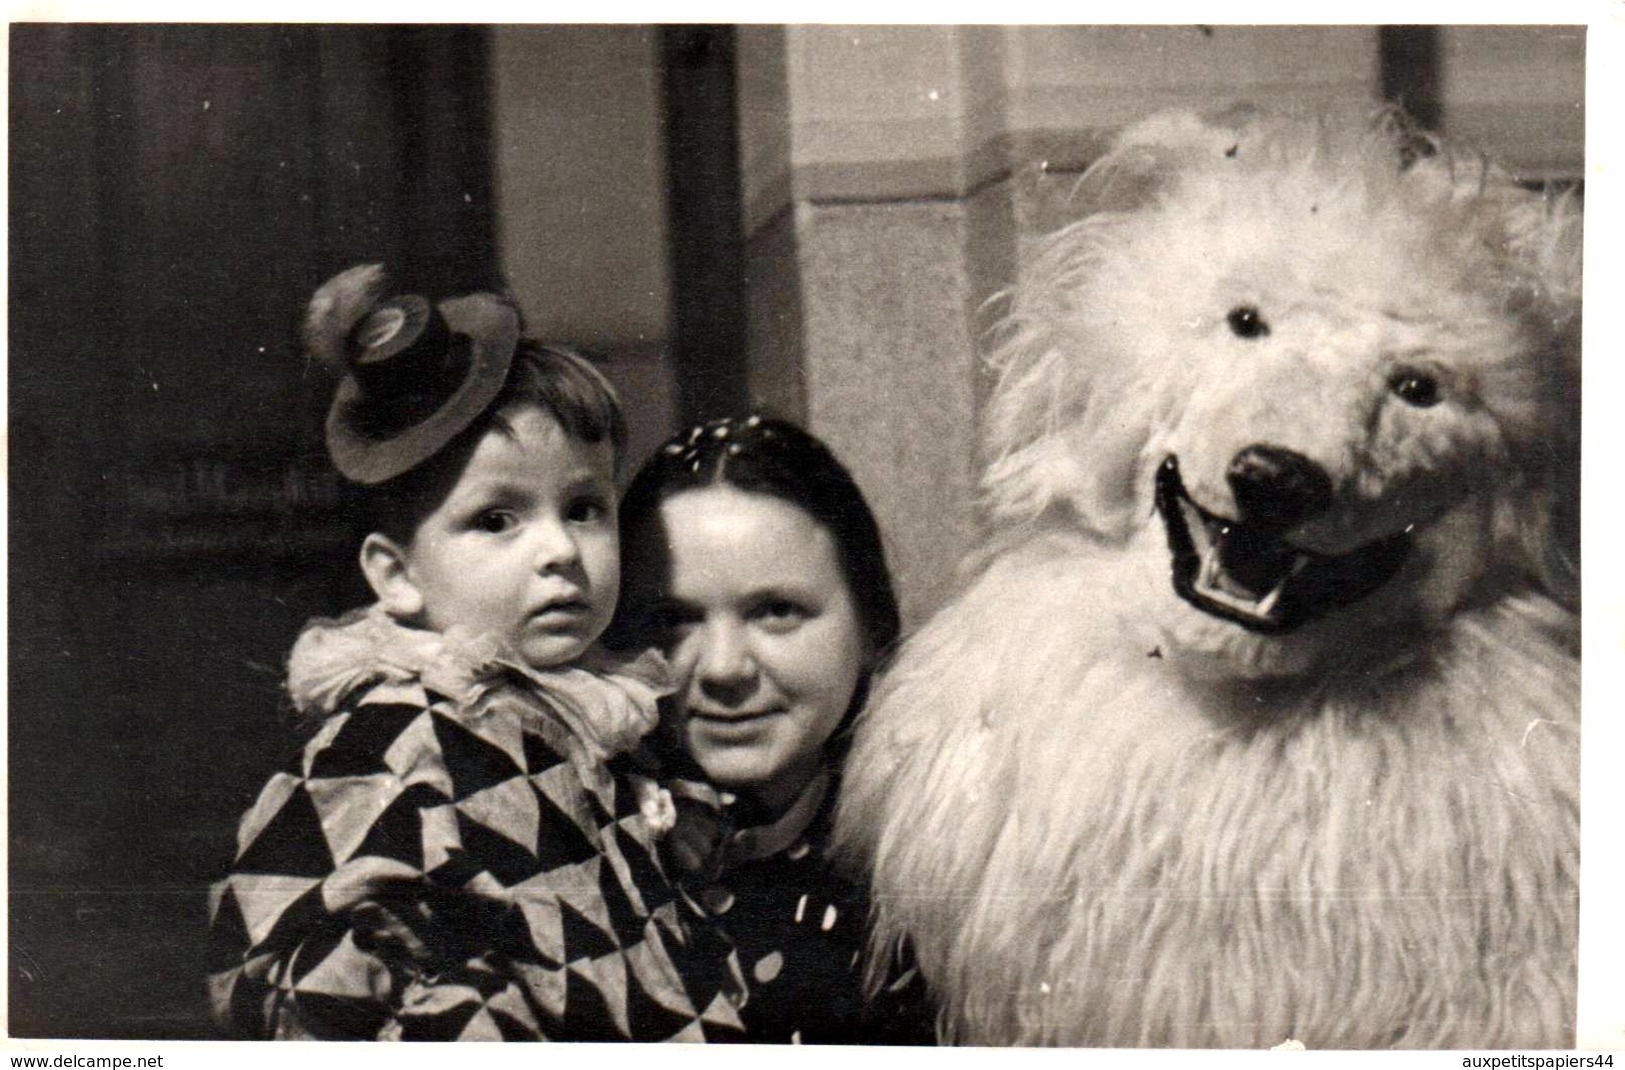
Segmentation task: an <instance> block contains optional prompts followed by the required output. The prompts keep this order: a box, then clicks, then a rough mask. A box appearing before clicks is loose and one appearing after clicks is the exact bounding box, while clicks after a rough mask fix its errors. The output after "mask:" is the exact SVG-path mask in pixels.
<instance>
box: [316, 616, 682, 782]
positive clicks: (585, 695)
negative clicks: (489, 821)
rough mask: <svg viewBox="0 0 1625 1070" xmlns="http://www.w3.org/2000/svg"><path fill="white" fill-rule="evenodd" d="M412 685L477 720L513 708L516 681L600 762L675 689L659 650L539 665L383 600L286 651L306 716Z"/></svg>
mask: <svg viewBox="0 0 1625 1070" xmlns="http://www.w3.org/2000/svg"><path fill="white" fill-rule="evenodd" d="M412 682H417V683H421V684H422V685H423V687H425V688H426V689H428V690H432V691H436V692H438V693H440V694H443V695H445V696H447V697H448V698H450V699H452V701H453V702H455V703H456V705H457V708H458V710H459V711H461V712H462V713H463V715H464V716H467V717H470V718H478V717H483V716H487V715H489V714H490V713H491V712H492V711H493V710H494V709H497V708H499V707H506V706H507V705H508V704H510V703H511V702H512V701H513V694H514V691H515V687H514V686H513V685H517V686H518V690H520V691H521V692H524V693H528V695H529V696H532V697H535V698H538V699H540V700H541V701H542V703H543V704H544V705H545V706H546V708H547V709H548V710H549V711H550V712H552V713H554V714H555V715H557V717H558V718H559V719H560V720H562V721H563V722H564V724H565V726H566V727H567V728H568V729H569V730H570V731H571V732H572V733H574V734H575V735H576V736H577V737H578V738H580V739H581V740H582V741H583V742H585V743H586V744H587V745H588V747H589V748H590V749H591V750H592V751H593V752H594V753H595V755H596V756H597V757H599V758H601V759H608V758H610V757H613V756H614V755H617V754H622V753H625V752H627V751H630V750H632V749H633V748H634V747H635V746H637V744H638V743H639V742H640V741H641V740H642V739H643V737H644V736H646V735H648V734H649V732H650V731H651V730H653V728H654V727H655V724H656V723H657V721H658V720H659V709H658V705H657V703H658V701H659V699H660V698H661V697H663V696H665V695H669V694H671V693H672V691H673V690H675V687H674V684H673V683H672V679H671V669H670V666H669V665H668V664H667V663H666V659H665V658H664V657H662V656H661V655H660V653H659V652H657V651H653V650H649V651H645V652H644V653H642V654H640V655H638V656H637V657H636V658H632V659H625V658H617V657H615V656H614V655H611V654H609V653H608V652H605V651H601V650H598V649H596V648H595V649H593V650H592V651H589V652H588V653H587V654H586V655H584V656H583V657H582V658H580V659H578V660H577V661H575V662H573V663H571V664H569V665H561V666H558V667H557V668H552V669H545V670H539V669H533V668H531V667H530V666H529V665H527V664H525V662H524V660H523V659H522V658H520V657H519V656H518V655H517V654H516V653H514V652H513V651H511V650H509V649H506V648H505V647H504V646H503V645H502V644H501V643H499V642H498V641H496V640H495V639H493V638H492V637H490V636H475V635H470V634H468V633H465V632H463V631H461V630H459V629H451V630H449V631H447V632H443V633H442V632H433V631H429V630H427V629H424V628H411V627H407V626H406V625H403V624H401V623H399V622H398V621H396V620H394V619H393V618H392V617H390V616H389V615H388V614H387V613H385V612H384V611H383V610H382V609H380V608H379V607H377V606H376V605H374V606H370V607H367V608H364V609H358V610H355V611H353V612H351V613H347V614H345V615H344V616H342V617H339V618H337V619H319V620H314V621H311V622H310V623H309V624H307V625H306V626H305V630H304V631H303V632H301V633H300V635H299V639H298V641H297V642H295V643H294V647H293V652H292V653H291V654H290V655H289V657H288V695H289V697H290V698H291V699H292V700H293V705H294V708H295V709H296V710H298V711H299V712H300V713H301V714H304V715H307V716H328V715H330V714H332V713H334V712H336V711H337V710H338V709H339V707H340V706H341V705H342V704H343V703H344V702H345V701H346V700H347V699H348V698H349V697H350V696H351V695H352V694H353V693H354V692H356V691H357V690H359V689H361V688H364V687H371V686H373V685H375V684H379V683H401V684H404V683H412ZM502 684H508V685H510V686H508V687H502V686H499V685H502Z"/></svg>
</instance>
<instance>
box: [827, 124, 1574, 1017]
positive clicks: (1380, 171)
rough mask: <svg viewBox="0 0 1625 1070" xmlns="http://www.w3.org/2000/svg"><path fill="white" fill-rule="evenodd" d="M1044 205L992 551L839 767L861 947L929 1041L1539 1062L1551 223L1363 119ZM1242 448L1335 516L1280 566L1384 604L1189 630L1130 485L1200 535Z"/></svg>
mask: <svg viewBox="0 0 1625 1070" xmlns="http://www.w3.org/2000/svg"><path fill="white" fill-rule="evenodd" d="M1418 152H1420V153H1421V155H1419V156H1418V155H1417V153H1418ZM1080 199H1081V202H1082V203H1084V204H1086V205H1088V206H1090V207H1093V208H1096V209H1097V210H1095V211H1092V212H1091V213H1090V214H1087V215H1086V216H1085V217H1084V218H1082V219H1081V220H1080V221H1079V222H1077V223H1075V224H1073V225H1071V226H1070V227H1068V228H1066V229H1065V230H1062V231H1061V232H1059V233H1057V234H1056V235H1053V236H1052V237H1050V238H1049V239H1047V240H1046V242H1045V243H1044V244H1043V245H1042V247H1041V248H1039V249H1038V251H1037V254H1036V256H1035V257H1034V258H1033V260H1032V262H1031V263H1030V264H1029V265H1028V267H1027V268H1026V270H1025V271H1024V273H1023V275H1022V279H1021V282H1020V284H1019V285H1018V286H1017V287H1016V288H1015V290H1014V292H1013V294H1012V295H1011V298H1010V305H1009V312H1008V315H1007V316H1006V318H1005V319H1004V320H1003V322H1002V323H1001V325H1000V327H999V329H998V330H997V332H996V333H995V335H994V346H993V353H992V361H993V364H994V367H995V369H996V371H997V375H998V379H997V385H996V387H995V389H994V391H993V395H992V397H991V398H990V400H989V402H988V405H987V409H986V411H985V413H984V421H983V422H984V430H985V447H986V465H985V468H984V477H983V491H984V495H985V506H986V516H987V520H988V525H989V529H990V531H991V537H990V540H989V542H988V545H987V547H986V548H985V549H984V550H983V551H982V552H981V553H980V554H979V555H978V557H977V559H976V560H974V561H972V562H971V563H970V564H969V566H968V575H969V577H970V578H969V579H968V581H967V584H966V586H965V589H964V590H963V591H962V592H961V593H960V594H959V595H958V597H957V598H956V599H954V600H953V601H952V602H951V603H950V604H948V605H947V606H946V607H945V608H944V609H942V610H941V611H940V612H939V613H938V614H937V615H936V616H935V617H934V618H933V619H932V620H931V621H929V622H928V623H927V624H926V626H925V627H924V628H923V629H922V630H920V631H919V632H918V633H917V634H915V635H913V636H912V637H911V638H910V639H909V640H908V641H907V642H906V644H905V645H904V647H903V649H902V651H901V653H900V655H899V657H898V659H897V661H896V663H895V664H894V665H893V666H892V668H891V669H890V670H889V671H888V672H887V673H886V675H885V676H884V677H883V679H882V680H881V682H880V684H879V686H878V688H877V691H876V694H875V696H874V698H873V700H872V701H871V704H870V708H869V710H868V711H867V712H866V714H865V715H864V717H863V718H862V719H861V721H860V725H859V729H858V733H857V737H856V740H855V744H854V747H853V750H852V753H851V756H850V759H849V764H848V767H847V772H846V778H845V786H844V789H843V799H842V807H841V811H840V817H839V828H838V840H839V843H840V845H841V847H842V849H843V850H845V851H846V852H847V853H848V855H849V857H851V858H852V859H853V860H854V862H855V864H858V865H861V866H863V867H866V868H867V869H868V870H869V872H871V873H872V875H873V881H874V897H875V914H874V924H875V940H876V943H877V946H878V947H881V948H889V947H890V946H892V945H894V944H896V943H898V942H906V943H907V944H908V945H910V946H911V947H912V949H913V953H914V954H915V955H916V956H917V959H918V962H919V965H920V967H921V970H922V971H923V973H924V975H925V977H926V979H927V981H928V982H929V984H930V986H931V987H932V989H933V991H934V992H935V993H936V995H937V996H938V998H939V1000H940V1002H941V1008H942V1013H941V1019H940V1020H941V1029H942V1033H943V1036H944V1039H946V1040H949V1041H953V1042H958V1043H968V1044H977V1045H1009V1044H1064V1045H1109V1046H1139V1045H1156V1046H1174V1047H1209V1046H1226V1047H1231V1046H1271V1045H1275V1044H1278V1043H1281V1042H1283V1041H1286V1040H1288V1039H1295V1040H1298V1041H1301V1042H1302V1043H1304V1044H1305V1045H1307V1046H1309V1047H1387V1046H1408V1047H1436V1048H1481V1047H1491V1048H1494V1047H1521V1048H1532V1047H1548V1046H1557V1047H1560V1046H1567V1045H1569V1044H1571V1043H1572V1030H1573V1016H1574V1008H1575V993H1574V986H1575V953H1576V925H1577V877H1578V865H1579V857H1578V855H1579V848H1578V840H1579V788H1578V780H1579V776H1578V770H1579V750H1578V748H1579V650H1578V645H1579V644H1578V617H1577V604H1576V598H1575V594H1574V592H1575V589H1576V570H1577V550H1576V546H1577V542H1576V539H1575V536H1574V523H1573V521H1574V515H1575V513H1574V510H1575V502H1576V501H1577V490H1576V488H1575V481H1576V479H1577V472H1578V464H1577V457H1578V445H1577V441H1578V431H1579V419H1578V377H1579V352H1578V337H1579V330H1578V327H1579V290H1580V258H1579V232H1580V211H1579V208H1578V206H1577V204H1575V203H1574V201H1573V199H1572V198H1568V199H1565V198H1548V197H1544V196H1542V195H1540V194H1537V193H1533V192H1529V191H1527V190H1525V189H1522V188H1521V187H1519V186H1518V185H1516V184H1515V183H1514V182H1513V181H1512V180H1511V179H1510V178H1509V177H1508V176H1507V175H1506V174H1504V173H1502V172H1501V171H1499V170H1497V169H1496V168H1494V167H1493V166H1491V165H1489V164H1487V163H1486V162H1484V161H1483V160H1481V159H1479V158H1478V157H1476V156H1473V155H1471V154H1468V153H1465V152H1463V151H1460V150H1458V149H1455V148H1452V147H1451V146H1449V145H1447V144H1445V143H1443V142H1441V141H1439V140H1438V139H1434V138H1428V137H1425V136H1423V135H1419V134H1417V133H1415V132H1414V131H1413V130H1411V129H1410V128H1409V127H1408V126H1407V124H1406V123H1405V122H1404V121H1403V119H1402V118H1401V117H1399V116H1397V115H1395V114H1393V113H1392V112H1387V111H1381V112H1377V113H1375V114H1374V115H1373V114H1367V113H1364V112H1362V113H1361V114H1360V115H1359V116H1357V117H1352V118H1351V117H1350V116H1349V115H1333V116H1304V115H1266V114H1261V113H1257V112H1253V111H1241V112H1236V111H1232V112H1230V113H1227V114H1225V115H1223V116H1220V117H1218V118H1203V117H1199V116H1196V115H1192V114H1183V113H1171V114H1165V115H1159V116H1156V117H1154V118H1152V119H1150V120H1147V121H1146V122H1144V123H1142V124H1140V125H1139V126H1137V127H1135V128H1133V129H1131V130H1129V131H1127V132H1126V133H1125V134H1123V135H1122V136H1121V137H1120V139H1119V140H1118V142H1117V147H1116V148H1115V149H1114V150H1113V151H1112V152H1111V153H1109V154H1108V156H1107V157H1106V158H1105V159H1103V160H1102V161H1101V162H1100V163H1099V164H1098V165H1097V166H1096V167H1095V168H1093V169H1092V170H1091V171H1090V173H1089V174H1088V175H1087V176H1086V177H1085V179H1084V182H1083V183H1082V186H1081V189H1080ZM1238 304H1251V305H1255V306H1257V307H1258V309H1259V310H1260V313H1261V315H1262V316H1263V317H1265V319H1266V320H1267V321H1268V323H1269V325H1270V333H1269V335H1268V337H1266V338H1262V339H1243V338H1238V337H1236V336H1235V334H1233V333H1232V332H1231V331H1229V330H1227V328H1226V314H1227V311H1228V310H1229V309H1231V308H1233V307H1235V306H1236V305H1238ZM1399 367H1405V368H1411V367H1419V368H1423V369H1425V370H1426V371H1427V372H1428V373H1429V374H1431V375H1433V376H1434V377H1435V378H1436V380H1437V381H1438V383H1439V384H1440V392H1441V397H1442V400H1440V401H1439V403H1438V404H1437V405H1433V406H1430V407H1425V408H1424V407H1416V406H1414V405H1411V404H1407V403H1405V402H1404V401H1403V400H1401V399H1399V398H1397V397H1395V395H1394V393H1393V391H1391V390H1390V388H1389V387H1390V383H1391V378H1392V376H1393V374H1394V370H1395V369H1396V368H1399ZM1256 442H1268V443H1274V444H1281V445H1285V446H1287V447H1290V448H1291V449H1293V450H1295V451H1297V452H1300V453H1302V454H1304V455H1306V456H1309V457H1311V458H1313V459H1314V460H1315V461H1316V462H1318V463H1319V464H1321V465H1322V466H1323V468H1324V469H1325V470H1326V471H1327V472H1328V473H1329V474H1330V475H1331V477H1332V480H1333V485H1334V487H1335V495H1334V501H1333V504H1332V506H1331V507H1330V508H1329V509H1328V510H1327V511H1326V512H1325V513H1323V514H1321V515H1320V516H1317V517H1316V518H1314V519H1313V520H1311V521H1309V522H1307V523H1305V524H1304V525H1303V526H1302V527H1301V528H1299V529H1297V530H1295V531H1294V532H1293V533H1292V535H1291V536H1290V538H1291V541H1292V542H1294V543H1295V544H1296V545H1297V546H1299V547H1300V548H1303V549H1308V550H1315V551H1319V552H1321V553H1342V552H1345V551H1347V550H1349V549H1352V548H1353V547H1355V546H1358V545H1361V544H1363V543H1365V542H1368V541H1371V540H1372V539H1375V538H1377V537H1379V536H1386V535H1391V534H1393V533H1395V532H1398V531H1401V530H1409V531H1411V533H1412V539H1413V549H1412V552H1411V554H1410V556H1409V558H1408V560H1407V563H1406V565H1405V566H1404V567H1403V569H1402V571H1401V572H1400V574H1399V575H1398V576H1397V577H1395V578H1394V579H1393V580H1391V581H1389V583H1388V584H1386V585H1385V586H1384V587H1383V588H1381V589H1379V590H1378V591H1376V592H1375V593H1373V594H1371V595H1369V596H1367V597H1366V598H1365V599H1363V600H1361V601H1358V602H1356V603H1354V604H1353V605H1350V606H1347V607H1344V608H1343V609H1341V610H1337V611H1334V612H1332V613H1331V614H1330V615H1329V616H1327V617H1324V618H1322V619H1320V620H1318V621H1315V622H1313V623H1310V624H1307V625H1305V626H1303V627H1301V628H1299V629H1298V630H1296V631H1292V632H1289V633H1287V634H1285V635H1268V634H1261V633H1258V632H1254V631H1248V630H1246V629H1243V628H1241V627H1239V626H1238V625H1235V624H1232V623H1229V622H1227V621H1224V620H1221V619H1218V618H1216V617H1213V616H1210V615H1208V614H1206V613H1203V612H1200V611H1198V610H1197V609H1195V608H1194V607H1192V606H1191V605H1189V604H1187V603H1186V602H1185V601H1183V600H1181V599H1180V598H1179V597H1178V596H1177V595H1176V594H1175V593H1174V591H1173V589H1172V585H1171V583H1170V578H1169V577H1170V561H1169V553H1168V545H1167V538H1166V535H1165V533H1164V531H1163V528H1162V524H1161V522H1160V521H1159V520H1158V518H1157V515H1156V512H1155V508H1154V505H1153V501H1152V489H1153V473H1154V471H1155V469H1156V467H1157V466H1158V465H1159V464H1160V463H1161V462H1162V461H1163V460H1164V458H1166V457H1168V456H1169V455H1177V456H1178V458H1179V463H1180V465H1181V469H1182V472H1183V476H1184V480H1185V484H1186V488H1187V490H1188V492H1189V494H1190V496H1191V497H1192V498H1193V499H1194V500H1196V501H1198V502H1200V503H1201V504H1202V505H1203V506H1204V507H1205V508H1207V509H1209V510H1211V511H1213V512H1214V513H1218V514H1221V515H1234V512H1233V509H1234V504H1233V502H1232V499H1231V497H1230V491H1229V488H1228V486H1227V484H1226V481H1225V471H1226V465H1227V463H1228V462H1229V460H1230V458H1231V457H1233V456H1234V455H1235V454H1236V452H1237V451H1238V450H1239V449H1241V448H1243V447H1245V446H1247V445H1248V444H1251V443H1256Z"/></svg>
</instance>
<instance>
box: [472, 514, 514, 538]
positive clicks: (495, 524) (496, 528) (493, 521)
mask: <svg viewBox="0 0 1625 1070" xmlns="http://www.w3.org/2000/svg"><path fill="white" fill-rule="evenodd" d="M513 525H514V515H513V514H512V513H510V512H508V511H507V510H506V509H487V510H486V511H485V512H483V513H481V514H480V515H479V516H477V517H475V518H474V526H475V527H476V528H478V529H479V530H480V531H484V532H488V533H490V534H492V535H500V534H501V533H502V532H504V531H507V530H508V529H509V528H511V527H513Z"/></svg>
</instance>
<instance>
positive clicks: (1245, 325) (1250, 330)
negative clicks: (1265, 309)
mask: <svg viewBox="0 0 1625 1070" xmlns="http://www.w3.org/2000/svg"><path fill="white" fill-rule="evenodd" d="M1224 319H1225V322H1226V323H1228V324H1230V333H1232V334H1234V335H1235V336H1236V337H1237V338H1262V337H1264V336H1265V335H1266V334H1269V333H1270V325H1269V324H1267V323H1265V322H1264V317H1263V316H1260V315H1259V314H1258V309H1256V308H1254V307H1253V306H1252V305H1237V306H1236V307H1235V308H1232V309H1231V310H1230V315H1228V316H1226V317H1225V318H1224Z"/></svg>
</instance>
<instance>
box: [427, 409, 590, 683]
mask: <svg viewBox="0 0 1625 1070" xmlns="http://www.w3.org/2000/svg"><path fill="white" fill-rule="evenodd" d="M501 415H502V418H503V420H504V421H505V422H506V424H507V428H503V427H501V426H494V427H492V428H491V429H490V430H488V431H486V432H485V435H484V437H482V438H481V439H480V441H479V443H478V445H477V446H476V447H475V449H474V453H473V455H472V457H471V458H470V459H469V462H468V466H467V468H465V469H464V470H463V473H462V475H461V476H460V477H459V478H458V480H457V483H456V485H455V486H453V487H452V489H451V492H450V493H449V494H448V495H447V496H446V498H445V500H444V501H443V502H441V503H440V505H439V506H438V507H437V508H436V509H435V510H434V512H432V513H430V514H429V515H428V516H427V517H425V518H424V519H423V521H422V522H421V523H420V524H419V525H418V527H417V529H416V530H415V531H414V532H413V533H412V539H411V542H410V543H409V544H408V546H407V547H406V550H405V574H406V578H407V580H408V581H409V582H410V583H411V585H412V586H413V587H414V588H415V590H416V592H417V594H418V595H419V596H420V597H421V598H422V611H421V614H420V616H421V617H422V620H423V623H425V624H426V625H428V626H429V627H430V628H433V629H435V630H436V631H442V632H443V631H446V630H448V629H450V628H454V627H461V628H463V629H466V630H468V631H471V632H474V633H477V634H482V635H487V634H494V635H495V636H497V637H498V638H500V639H504V640H506V641H507V642H508V643H509V644H511V646H512V647H513V649H515V650H517V651H518V652H519V654H520V655H521V656H523V658H524V660H525V662H526V663H527V664H529V665H530V666H531V667H532V668H537V669H543V668H549V667H551V666H556V665H562V664H564V663H566V662H569V661H571V660H573V659H575V658H576V657H578V656H579V655H580V654H581V653H582V652H583V651H585V650H586V649H587V648H588V647H589V646H591V645H592V643H593V641H594V640H595V639H597V638H598V635H599V633H600V632H602V631H603V630H604V627H605V626H606V625H607V624H608V623H609V619H610V615H611V614H612V613H613V612H614V611H615V599H616V595H617V593H618V591H619V589H620V578H621V563H620V546H619V539H618V535H617V532H616V522H615V505H616V499H615V473H614V452H613V449H612V447H611V445H610V443H609V442H608V441H604V442H582V441H580V440H579V439H575V438H572V437H570V435H568V434H567V433H566V432H565V430H564V428H563V427H561V426H560V425H559V422H558V420H556V419H554V418H553V416H552V415H551V414H549V413H548V412H546V411H545V410H543V409H540V408H537V407H535V406H523V407H518V408H513V409H508V410H506V411H504V412H503V413H502V414H501ZM510 431H511V433H510Z"/></svg>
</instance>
